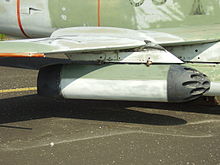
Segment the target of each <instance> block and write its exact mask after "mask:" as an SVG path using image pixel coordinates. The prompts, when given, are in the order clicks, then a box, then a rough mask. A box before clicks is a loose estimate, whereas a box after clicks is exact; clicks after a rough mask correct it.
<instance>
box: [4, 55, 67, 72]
mask: <svg viewBox="0 0 220 165" xmlns="http://www.w3.org/2000/svg"><path fill="white" fill-rule="evenodd" d="M70 62H71V61H70V60H68V59H65V58H50V57H47V58H36V57H35V58H34V57H31V58H22V57H15V58H14V57H4V58H3V57H1V58H0V66H4V67H14V68H23V69H32V70H39V69H40V68H42V67H44V66H47V65H51V64H68V63H70Z"/></svg>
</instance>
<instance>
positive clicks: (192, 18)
mask: <svg viewBox="0 0 220 165" xmlns="http://www.w3.org/2000/svg"><path fill="white" fill-rule="evenodd" d="M219 7H220V1H218V0H207V1H201V0H185V1H182V0H139V1H137V0H117V1H116V0H84V1H83V2H82V1H76V0H71V1H70V0H62V1H61V0H2V1H1V2H0V33H5V34H10V35H15V36H21V37H30V38H31V37H45V36H49V35H50V34H51V33H52V32H53V31H54V30H56V29H59V28H65V27H76V26H110V27H121V28H129V29H138V30H145V29H155V28H166V27H167V28H168V27H175V26H194V25H204V24H207V22H208V23H209V24H214V23H219V22H220V21H219V18H218V16H219V14H220V10H219Z"/></svg>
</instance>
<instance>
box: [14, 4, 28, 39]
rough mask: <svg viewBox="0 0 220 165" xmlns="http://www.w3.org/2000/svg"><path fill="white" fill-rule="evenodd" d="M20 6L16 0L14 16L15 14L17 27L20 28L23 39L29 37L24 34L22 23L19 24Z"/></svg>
mask: <svg viewBox="0 0 220 165" xmlns="http://www.w3.org/2000/svg"><path fill="white" fill-rule="evenodd" d="M20 5H21V2H20V0H16V14H17V21H18V26H19V28H20V30H21V32H22V34H23V35H24V36H25V37H27V38H30V37H29V36H28V35H27V33H25V31H24V28H23V25H22V22H21V13H20Z"/></svg>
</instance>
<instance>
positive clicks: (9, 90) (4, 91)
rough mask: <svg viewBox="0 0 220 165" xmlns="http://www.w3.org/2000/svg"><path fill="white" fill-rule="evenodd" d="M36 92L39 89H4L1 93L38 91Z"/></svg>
mask: <svg viewBox="0 0 220 165" xmlns="http://www.w3.org/2000/svg"><path fill="white" fill-rule="evenodd" d="M36 90H37V87H29V88H16V89H3V90H0V93H13V92H27V91H36Z"/></svg>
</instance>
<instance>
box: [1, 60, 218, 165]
mask: <svg viewBox="0 0 220 165" xmlns="http://www.w3.org/2000/svg"><path fill="white" fill-rule="evenodd" d="M58 62H62V63H68V61H67V60H61V59H13V58H12V59H11V58H2V59H0V165H14V164H16V165H26V164H27V165H44V164H45V165H50V164H53V165H55V164H63V165H84V164H85V165H87V164H88V165H108V164H109V165H111V164H119V165H145V164H146V165H148V164H149V165H150V164H152V165H157V164H167V165H172V164H175V165H197V164H198V165H202V164H204V165H209V164H210V165H220V107H219V106H214V105H198V103H197V102H194V103H187V104H186V103H185V104H165V103H146V102H120V101H91V100H62V99H51V98H44V97H40V96H38V95H37V93H36V88H35V87H36V79H37V73H38V71H37V70H36V69H38V68H39V67H41V66H43V65H48V64H50V63H58ZM8 66H13V67H16V68H12V67H8ZM24 68H25V69H24ZM27 68H29V69H30V68H31V69H32V70H28V69H27Z"/></svg>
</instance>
